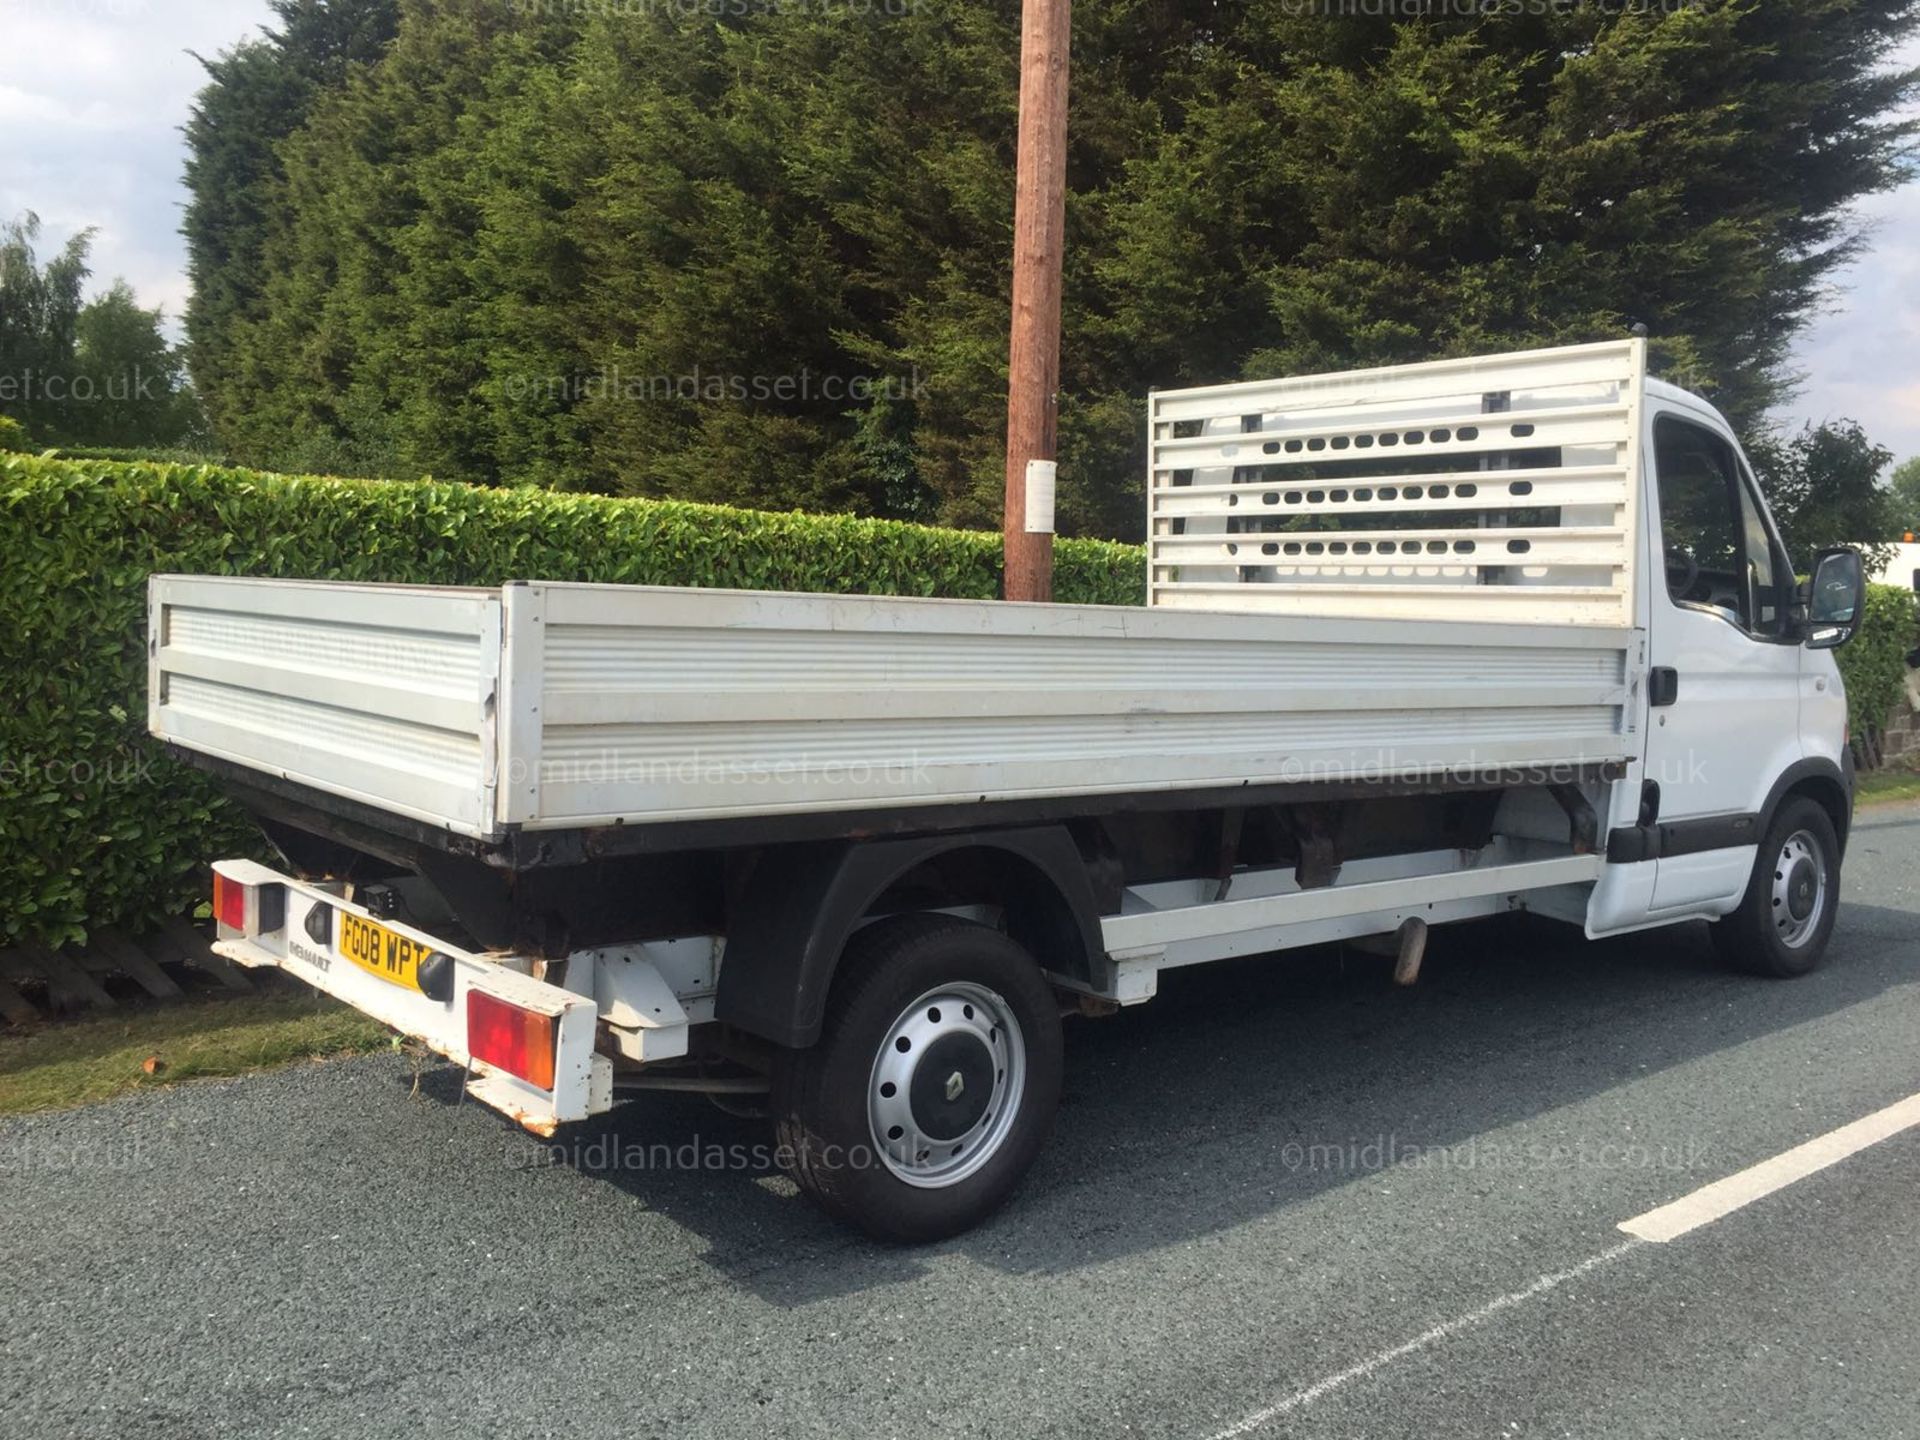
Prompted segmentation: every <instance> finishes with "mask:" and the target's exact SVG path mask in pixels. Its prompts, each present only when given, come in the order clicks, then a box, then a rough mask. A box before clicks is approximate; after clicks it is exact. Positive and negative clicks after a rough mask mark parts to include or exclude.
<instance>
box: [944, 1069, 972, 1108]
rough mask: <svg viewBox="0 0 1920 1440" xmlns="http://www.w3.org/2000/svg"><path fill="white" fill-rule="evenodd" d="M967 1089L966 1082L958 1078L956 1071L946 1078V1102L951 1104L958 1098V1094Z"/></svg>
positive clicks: (958, 1073) (958, 1074)
mask: <svg viewBox="0 0 1920 1440" xmlns="http://www.w3.org/2000/svg"><path fill="white" fill-rule="evenodd" d="M966 1088H967V1082H966V1081H965V1080H963V1079H962V1078H961V1077H960V1072H959V1071H958V1070H956V1071H954V1072H953V1073H952V1074H951V1075H949V1076H947V1102H948V1103H949V1104H951V1103H952V1102H954V1101H955V1100H958V1099H959V1098H960V1092H961V1091H963V1090H965V1089H966Z"/></svg>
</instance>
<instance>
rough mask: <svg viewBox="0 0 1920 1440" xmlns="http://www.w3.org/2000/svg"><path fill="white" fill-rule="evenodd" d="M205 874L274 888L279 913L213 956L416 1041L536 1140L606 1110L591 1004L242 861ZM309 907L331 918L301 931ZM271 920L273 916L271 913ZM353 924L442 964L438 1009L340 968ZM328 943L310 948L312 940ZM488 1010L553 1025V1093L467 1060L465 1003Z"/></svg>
mask: <svg viewBox="0 0 1920 1440" xmlns="http://www.w3.org/2000/svg"><path fill="white" fill-rule="evenodd" d="M214 870H215V872H216V873H218V874H220V875H224V876H226V877H227V878H228V879H230V880H233V881H236V882H238V883H239V884H242V885H249V886H270V887H279V888H280V889H281V890H282V891H283V892H284V896H285V903H284V906H279V907H267V908H268V910H269V919H270V920H272V919H277V920H278V921H279V923H278V924H277V925H275V926H274V927H273V928H272V929H261V930H259V931H257V932H256V933H252V934H248V933H245V932H243V931H241V930H238V929H235V928H233V927H230V926H227V925H222V926H221V927H220V938H219V939H218V941H217V942H216V943H215V945H214V949H215V950H216V951H218V952H219V953H220V954H222V955H224V956H226V957H227V958H228V959H229V960H232V961H234V962H235V963H237V964H240V965H247V966H256V967H257V966H269V965H270V966H273V967H274V968H275V969H278V970H284V971H286V972H287V973H288V974H289V975H295V976H298V977H299V978H300V979H302V980H304V981H306V983H307V984H309V985H311V986H313V987H314V989H316V990H321V991H324V992H325V993H326V994H328V995H331V996H333V997H334V998H335V999H337V1000H341V1001H343V1002H345V1003H346V1004H348V1005H351V1006H352V1007H353V1008H354V1009H356V1010H358V1011H360V1012H361V1013H362V1014H364V1015H369V1016H371V1017H372V1018H374V1019H375V1020H378V1021H380V1022H381V1023H382V1024H384V1025H390V1026H392V1027H393V1028H394V1029H395V1030H398V1031H399V1032H400V1033H401V1034H403V1035H406V1036H408V1037H410V1038H412V1039H415V1040H418V1041H420V1042H421V1043H422V1044H424V1045H426V1046H427V1047H428V1048H429V1049H431V1050H434V1051H436V1052H437V1053H439V1054H441V1055H444V1056H446V1058H447V1059H449V1060H451V1061H453V1062H454V1063H455V1064H456V1065H460V1066H462V1067H464V1068H465V1069H466V1070H467V1072H468V1074H467V1093H468V1094H469V1095H471V1096H473V1097H474V1098H475V1099H476V1100H480V1101H482V1102H484V1103H485V1104H488V1105H491V1106H492V1107H493V1108H494V1109H496V1110H498V1111H500V1113H501V1114H503V1115H506V1116H507V1117H509V1118H510V1119H512V1120H515V1121H517V1122H518V1123H519V1124H521V1125H524V1126H525V1127H526V1128H527V1129H529V1130H531V1131H533V1132H534V1133H535V1134H539V1135H551V1134H552V1133H553V1131H554V1128H555V1127H556V1126H558V1125H559V1124H561V1123H562V1122H563V1121H568V1120H584V1119H585V1118H586V1117H587V1116H589V1115H593V1114H597V1113H599V1112H600V1111H602V1110H605V1109H607V1108H609V1107H610V1106H611V1104H612V1103H613V1064H612V1061H611V1060H610V1059H608V1057H606V1056H604V1055H600V1054H596V1053H595V1049H594V1040H595V1032H596V1028H597V1026H598V1021H599V1009H598V1006H597V1005H596V1004H595V1001H594V999H593V997H592V996H591V995H580V994H575V993H573V992H572V991H570V990H565V989H562V988H561V987H560V986H558V985H550V984H548V983H546V982H545V981H544V980H538V979H535V978H534V977H533V975H532V974H531V973H530V971H531V970H532V968H533V966H532V963H531V962H529V961H526V960H522V959H518V958H516V957H513V956H501V955H476V954H473V953H472V952H470V951H466V950H462V949H460V948H459V947H457V946H454V945H450V944H448V943H446V942H445V941H443V940H440V939H438V938H437V937H435V936H433V935H429V934H427V933H426V932H424V931H422V930H419V929H417V928H416V927H414V926H411V925H407V924H405V923H403V922H401V921H398V920H392V919H387V918H385V917H382V916H378V915H375V914H373V913H372V912H371V911H369V910H367V909H366V908H365V907H364V906H360V905H356V904H354V903H353V902H352V901H349V900H343V899H341V898H340V897H339V896H338V895H336V894H333V893H331V892H330V891H328V890H327V889H324V888H322V887H320V886H316V885H310V884H307V883H305V882H303V881H300V880H296V879H293V878H292V877H290V876H287V875H282V874H280V873H279V872H277V871H274V870H271V869H269V868H267V867H266V866H264V865H259V864H256V863H255V862H253V861H251V860H221V861H218V862H217V863H216V864H215V865H214ZM318 907H325V908H326V909H328V910H331V911H333V912H336V914H335V915H334V916H333V917H332V918H331V919H330V920H328V921H327V922H326V923H319V922H315V923H314V924H312V925H311V926H310V925H309V917H310V915H312V913H313V912H314V911H315V910H316V908H318ZM276 909H277V911H278V913H277V914H273V913H272V911H273V910H276ZM339 913H345V914H349V915H357V916H359V917H361V918H362V919H365V920H370V921H373V922H375V923H377V924H379V925H380V926H383V927H384V928H385V929H387V930H390V931H393V932H396V933H397V934H399V935H402V936H405V937H406V938H407V939H409V940H412V941H415V942H417V943H418V944H420V945H422V946H425V947H427V948H428V949H430V950H432V951H436V952H439V953H440V954H444V955H446V956H448V957H449V959H450V960H451V962H452V966H451V969H452V979H451V984H450V985H449V986H447V988H446V992H445V998H444V999H434V998H432V997H430V996H428V995H425V994H422V993H421V992H420V991H418V990H415V989H411V988H406V987H403V986H401V985H397V984H394V983H393V982H391V981H389V980H385V979H382V978H381V977H380V976H378V975H375V974H373V973H372V972H371V971H369V970H366V969H363V968H362V967H361V966H359V965H357V964H355V963H354V962H353V961H352V960H350V959H348V958H347V957H346V955H345V954H343V953H342V952H341V950H340V949H339V945H338V938H339V935H340V926H339V923H338V914H339ZM316 933H317V934H319V935H323V936H328V937H330V938H329V939H326V940H320V939H316V938H315V935H316ZM474 995H484V996H489V997H491V998H492V999H494V1000H498V1001H503V1002H504V1003H506V1004H508V1005H511V1006H515V1007H517V1008H519V1009H521V1010H524V1011H529V1012H532V1013H533V1014H535V1015H537V1016H544V1017H550V1018H551V1019H552V1020H553V1022H554V1025H553V1045H554V1053H553V1067H552V1068H553V1083H552V1084H551V1085H550V1086H541V1085H536V1084H533V1083H530V1082H529V1081H527V1080H525V1079H522V1078H521V1077H520V1076H518V1075H515V1074H513V1073H511V1072H510V1071H507V1070H505V1069H502V1068H500V1067H498V1066H495V1065H489V1064H488V1063H487V1062H485V1061H484V1060H479V1059H476V1058H475V1057H474V1056H473V1055H472V1054H471V1053H470V1051H469V1050H468V1030H467V1025H468V1018H467V1017H468V1012H469V1005H470V1000H471V997H472V996H474Z"/></svg>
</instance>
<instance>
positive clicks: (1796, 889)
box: [1710, 795, 1840, 979]
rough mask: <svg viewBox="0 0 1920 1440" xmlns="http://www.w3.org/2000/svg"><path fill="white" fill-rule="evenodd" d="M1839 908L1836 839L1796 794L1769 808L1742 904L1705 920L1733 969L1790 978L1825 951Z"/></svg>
mask: <svg viewBox="0 0 1920 1440" xmlns="http://www.w3.org/2000/svg"><path fill="white" fill-rule="evenodd" d="M1839 907H1840V841H1839V839H1838V837H1837V836H1835V834H1834V831H1833V820H1832V819H1831V818H1830V817H1829V816H1828V814H1827V812H1826V811H1825V810H1823V809H1822V808H1821V807H1820V806H1819V804H1817V803H1816V802H1815V801H1812V800H1809V799H1808V798H1807V797H1806V796H1804V795H1796V796H1795V797H1793V798H1792V799H1790V800H1788V801H1787V802H1786V803H1785V804H1784V805H1782V806H1781V807H1780V809H1779V810H1778V811H1777V812H1776V813H1775V815H1774V817H1773V822H1772V823H1771V824H1770V825H1768V826H1767V833H1766V835H1765V836H1763V837H1762V839H1761V841H1760V853H1759V854H1758V855H1757V856H1755V857H1754V862H1753V877H1752V878H1751V879H1750V880H1748V882H1747V893H1746V894H1745V895H1744V896H1743V897H1741V900H1740V908H1739V909H1737V910H1735V911H1734V912H1733V913H1732V914H1731V915H1728V916H1726V917H1725V918H1724V919H1721V920H1716V921H1715V922H1714V923H1713V924H1712V926H1711V927H1710V931H1711V934H1712V936H1713V945H1714V949H1716V950H1718V951H1719V952H1720V958H1721V959H1722V960H1724V961H1725V962H1726V963H1727V964H1728V965H1730V966H1731V967H1732V968H1734V969H1736V970H1744V971H1746V972H1747V973H1748V974H1750V975H1767V976H1772V977H1775V978H1777V979H1788V978H1791V977H1792V976H1795V975H1805V974H1806V973H1807V972H1809V971H1810V970H1812V969H1813V968H1814V967H1815V966H1817V965H1818V964H1819V963H1820V961H1821V959H1822V958H1823V957H1824V955H1825V954H1826V949H1827V937H1828V936H1830V935H1831V934H1832V933H1833V920H1834V915H1835V912H1836V911H1837V910H1838V909H1839Z"/></svg>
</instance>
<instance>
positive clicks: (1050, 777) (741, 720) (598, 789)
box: [520, 585, 1628, 827]
mask: <svg viewBox="0 0 1920 1440" xmlns="http://www.w3.org/2000/svg"><path fill="white" fill-rule="evenodd" d="M537 590H538V592H539V593H540V594H541V596H542V603H541V606H540V608H541V611H542V613H543V615H544V621H543V633H542V638H541V645H542V653H543V666H544V685H543V687H542V697H541V699H542V706H541V709H542V713H541V722H540V723H541V727H542V734H541V742H540V748H539V756H540V760H539V771H540V781H539V799H538V811H537V814H531V815H527V816H523V817H520V818H522V819H524V820H525V821H526V822H527V823H528V824H530V825H532V826H535V827H557V826H566V825H579V824H593V823H600V822H604V821H609V820H613V819H623V820H628V821H645V820H666V819H695V818H719V817H722V816H729V815H741V814H750V813H768V814H773V813H784V812H793V811H799V810H809V809H823V810H824V809H854V808H864V807H873V806H889V805H907V804H931V803H955V802H963V803H964V802H969V801H977V800H990V799H994V800H997V799H1010V798H1025V797H1040V796H1050V795H1072V794H1081V793H1084V794H1095V793H1114V792H1123V791H1150V790H1163V789H1179V788H1202V787H1216V786H1223V785H1240V784H1243V783H1250V784H1265V783H1277V782H1285V781H1289V780H1331V779H1346V778H1357V777H1362V776H1365V777H1385V776H1397V775H1416V774H1427V773H1431V772H1433V771H1434V770H1437V769H1458V768H1463V767H1474V768H1479V769H1493V768H1497V767H1503V766H1540V765H1553V764H1558V763H1562V762H1579V763H1596V762H1601V761H1608V760H1618V759H1621V758H1623V757H1624V756H1625V755H1626V753H1627V741H1626V738H1625V737H1624V736H1623V735H1622V734H1621V727H1622V708H1623V706H1624V704H1625V702H1626V680H1625V672H1624V666H1625V656H1626V645H1627V639H1628V632H1627V631H1624V630H1604V629H1579V628H1572V629H1564V630H1560V631H1557V632H1555V631H1550V630H1545V631H1543V630H1541V629H1539V628H1537V627H1525V626H1499V625H1474V626H1467V625H1460V624H1454V623H1449V622H1432V621H1429V622H1419V621H1415V622H1411V623H1404V624H1381V623H1378V622H1354V621H1345V622H1330V623H1319V624H1316V623H1312V622H1302V621H1289V620H1276V619H1269V618H1262V617H1247V616H1220V615H1201V614H1192V615H1189V614H1186V613H1183V612H1179V611H1174V610H1161V611H1157V612H1156V611H1142V610H1120V609H1105V608H1097V607H1072V606H1009V605H998V604H972V603H965V602H924V601H922V602H915V601H898V600H883V599H834V598H829V597H817V596H767V595H750V594H726V593H709V594H700V595H693V594H690V593H689V592H675V591H664V590H658V591H646V590H638V589H619V588H614V587H590V586H562V585H553V586H545V587H537Z"/></svg>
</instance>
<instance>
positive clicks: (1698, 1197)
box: [1620, 1095, 1920, 1244]
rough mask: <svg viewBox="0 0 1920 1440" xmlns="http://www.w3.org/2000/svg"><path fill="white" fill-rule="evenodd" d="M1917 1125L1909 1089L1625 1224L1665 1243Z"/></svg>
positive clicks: (1919, 1117)
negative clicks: (1865, 1113) (1856, 1117)
mask: <svg viewBox="0 0 1920 1440" xmlns="http://www.w3.org/2000/svg"><path fill="white" fill-rule="evenodd" d="M1915 1125H1920V1095H1909V1096H1908V1097H1907V1098H1906V1099H1905V1100H1900V1101H1896V1102H1895V1103H1894V1104H1892V1105H1889V1106H1887V1108H1886V1109H1884V1110H1876V1111H1874V1113H1873V1114H1871V1115H1868V1116H1865V1117H1864V1118H1862V1119H1859V1120H1855V1121H1854V1122H1853V1123H1852V1124H1850V1125H1842V1126H1841V1127H1840V1128H1839V1129H1838V1130H1832V1131H1829V1132H1828V1133H1827V1134H1825V1135H1821V1136H1819V1137H1817V1138H1816V1139H1812V1140H1809V1141H1807V1143H1806V1144H1804V1145H1796V1146H1795V1147H1794V1148H1793V1149H1791V1150H1788V1151H1787V1152H1785V1153H1784V1154H1781V1155H1776V1156H1774V1157H1773V1158H1772V1159H1771V1160H1762V1161H1761V1162H1760V1163H1759V1164H1758V1165H1754V1166H1751V1167H1749V1168H1748V1169H1745V1170H1742V1171H1741V1172H1740V1173H1739V1174H1737V1175H1729V1176H1727V1178H1726V1179H1724V1180H1716V1181H1714V1182H1713V1183H1712V1184H1711V1185H1703V1186H1701V1187H1700V1188H1699V1189H1698V1190H1696V1191H1694V1192H1693V1193H1692V1194H1691V1195H1683V1196H1681V1197H1680V1198H1679V1199H1678V1200H1675V1201H1674V1202H1673V1203H1672V1204H1670V1205H1662V1206H1661V1207H1660V1208H1659V1209H1657V1210H1649V1211H1647V1213H1646V1214H1644V1215H1636V1216H1634V1217H1633V1219H1631V1220H1628V1221H1625V1222H1623V1223H1622V1224H1621V1226H1620V1228H1621V1229H1622V1230H1624V1231H1626V1232H1627V1234H1629V1235H1632V1236H1633V1237H1635V1238H1636V1239H1639V1240H1651V1241H1653V1242H1654V1243H1655V1244H1665V1243H1666V1242H1667V1241H1669V1240H1675V1239H1678V1238H1679V1237H1680V1236H1682V1235H1685V1234H1687V1233H1688V1232H1689V1231H1692V1230H1698V1229H1699V1228H1700V1227H1701V1226H1702V1225H1706V1224H1709V1223H1711V1222H1712V1221H1715V1220H1718V1219H1720V1218H1721V1217H1723V1216H1726V1215H1731V1214H1732V1213H1733V1212H1734V1211H1735V1210H1738V1209H1740V1208H1741V1207H1742V1206H1746V1205H1751V1204H1752V1203H1753V1202H1754V1201H1756V1200H1758V1199H1760V1198H1762V1197H1763V1196H1767V1195H1771V1194H1772V1193H1773V1192H1774V1191H1776V1190H1782V1189H1785V1188H1786V1187H1787V1186H1789V1185H1791V1184H1793V1183H1794V1181H1796V1180H1804V1179H1806V1178H1807V1176H1809V1175H1813V1174H1817V1173H1818V1172H1819V1171H1822V1170H1824V1169H1826V1168H1827V1167H1828V1166H1829V1165H1836V1164H1838V1163H1839V1162H1840V1161H1842V1160H1844V1159H1846V1158H1847V1157H1848V1156H1849V1155H1853V1154H1857V1153H1858V1152H1860V1151H1862V1150H1864V1149H1866V1148H1867V1147H1868V1146H1869V1145H1878V1144H1879V1143H1880V1142H1881V1141H1882V1140H1886V1139H1889V1138H1890V1137H1892V1136H1894V1135H1898V1134H1899V1133H1900V1132H1901V1131H1902V1130H1910V1129H1912V1128H1913V1127H1914V1126H1915Z"/></svg>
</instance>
